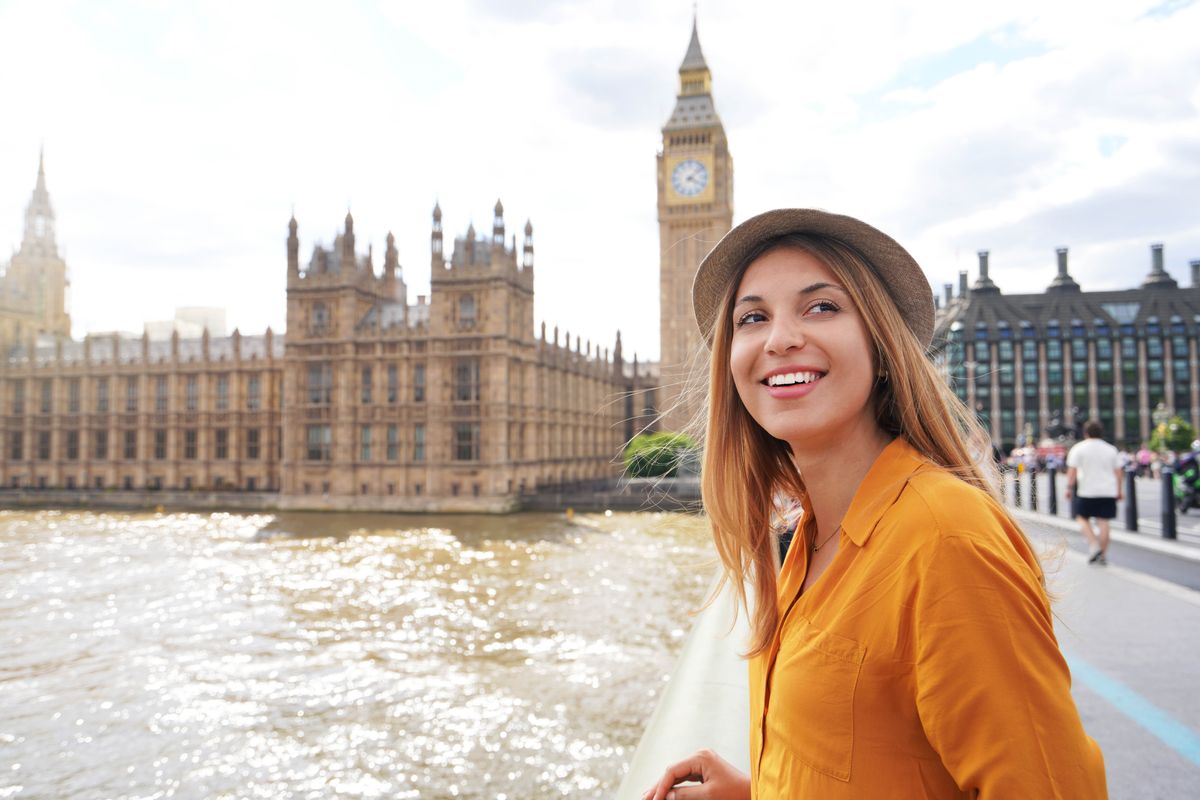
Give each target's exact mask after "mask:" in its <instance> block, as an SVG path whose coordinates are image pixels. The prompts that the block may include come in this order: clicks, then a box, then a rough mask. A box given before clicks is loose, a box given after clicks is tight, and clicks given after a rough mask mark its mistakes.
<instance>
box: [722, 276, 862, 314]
mask: <svg viewBox="0 0 1200 800" xmlns="http://www.w3.org/2000/svg"><path fill="white" fill-rule="evenodd" d="M822 289H837V290H838V291H839V292H841V293H842V294H846V295H848V294H849V292H847V291H846V290H845V289H843V288H842V287H841V286H838V285H837V284H836V283H826V282H824V281H819V282H817V283H814V284H812V285H810V286H805V287H804V288H803V289H801V290H800V291H798V292H796V294H812V293H813V292H819V291H821V290H822ZM761 302H762V297H760V296H759V295H756V294H748V295H746V296H745V297H743V298H741V299H740V300H738V301H737V302H736V303H734V304H733V307H734V308H737V307H738V306H740V305H742V304H743V303H761Z"/></svg>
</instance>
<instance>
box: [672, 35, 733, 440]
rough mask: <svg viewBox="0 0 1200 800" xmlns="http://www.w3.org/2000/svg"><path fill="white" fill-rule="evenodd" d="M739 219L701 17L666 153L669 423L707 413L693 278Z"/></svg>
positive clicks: (682, 72) (676, 426)
mask: <svg viewBox="0 0 1200 800" xmlns="http://www.w3.org/2000/svg"><path fill="white" fill-rule="evenodd" d="M732 226H733V157H732V156H731V155H730V154H729V143H728V141H727V140H726V138H725V128H724V126H722V124H721V118H720V117H719V116H718V115H717V111H716V107H715V106H714V104H713V98H712V74H711V73H710V72H709V69H708V64H707V62H706V61H705V60H704V53H703V52H702V51H701V49H700V37H699V35H698V33H697V30H696V26H695V24H694V23H693V25H692V38H691V41H690V42H689V43H688V49H687V54H686V55H685V56H684V59H683V63H682V64H681V65H680V67H679V94H678V97H677V98H676V101H675V109H674V111H673V112H672V114H671V118H670V119H669V120H668V121H667V124H666V125H665V126H664V127H663V129H662V149H661V150H660V151H659V153H658V239H659V307H660V311H659V314H660V317H659V337H660V347H661V356H660V378H661V381H662V383H661V386H662V389H661V394H662V398H661V406H660V408H662V410H663V420H662V426H663V427H664V428H666V429H667V430H676V431H678V430H684V429H685V428H688V427H689V426H690V425H691V424H692V423H693V421H695V419H696V417H697V415H698V414H699V413H701V407H700V405H701V404H700V402H699V401H698V400H697V398H699V397H703V396H704V394H705V392H704V389H703V386H704V381H705V379H706V377H707V376H706V374H705V368H706V367H707V362H708V358H707V356H708V351H707V349H706V348H705V346H704V343H703V340H702V339H701V338H700V334H699V332H698V331H697V329H696V323H695V320H694V318H693V316H692V280H693V278H695V275H696V269H697V267H699V266H700V262H701V260H703V258H704V256H705V255H707V254H708V251H709V250H711V249H712V247H713V245H715V244H716V243H717V242H718V241H720V239H721V237H722V236H724V235H725V234H726V233H728V232H729V230H730V228H731V227H732ZM697 388H698V389H699V391H693V389H697Z"/></svg>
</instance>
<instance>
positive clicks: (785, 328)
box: [763, 318, 808, 355]
mask: <svg viewBox="0 0 1200 800" xmlns="http://www.w3.org/2000/svg"><path fill="white" fill-rule="evenodd" d="M807 343H808V337H806V336H805V335H804V327H803V325H802V323H800V322H799V321H798V320H793V319H786V318H776V319H774V320H772V321H771V329H770V331H768V332H767V338H766V341H764V342H763V350H764V351H765V352H767V353H770V354H772V355H777V354H781V353H786V352H788V351H789V350H799V349H801V348H802V347H804V345H806V344H807Z"/></svg>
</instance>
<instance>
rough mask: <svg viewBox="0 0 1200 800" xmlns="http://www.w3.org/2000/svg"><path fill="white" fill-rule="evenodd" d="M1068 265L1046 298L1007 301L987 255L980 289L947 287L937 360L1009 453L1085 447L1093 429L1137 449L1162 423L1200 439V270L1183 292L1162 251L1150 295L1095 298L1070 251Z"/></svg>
mask: <svg viewBox="0 0 1200 800" xmlns="http://www.w3.org/2000/svg"><path fill="white" fill-rule="evenodd" d="M1057 255H1058V274H1057V275H1056V276H1055V278H1054V279H1053V281H1051V283H1050V285H1049V286H1048V287H1047V288H1046V291H1045V292H1043V293H1041V294H1019V295H1011V294H1004V293H1003V292H1001V290H1000V287H999V286H998V285H997V284H996V283H995V282H994V281H993V280H992V279H991V278H990V276H989V274H988V253H987V251H982V252H980V253H979V277H978V279H977V280H976V281H975V283H974V285H973V286H971V287H969V288H968V286H967V274H966V273H965V272H963V273H960V275H959V291H958V295H957V296H955V295H954V294H953V286H952V285H951V284H946V286H945V296H944V302H941V298H938V300H939V305H940V306H941V307H940V309H939V311H938V315H937V326H936V331H935V334H934V344H933V353H934V358H935V360H936V362H937V364H938V365H939V366H940V368H941V370H942V371H943V373H944V375H945V376H946V379H947V380H948V381H949V382H950V384H951V386H952V387H953V388H954V391H955V392H956V393H957V394H958V396H959V397H960V398H962V400H963V401H964V402H966V404H967V405H968V406H969V407H971V408H973V409H975V411H976V413H977V414H978V415H979V418H980V420H981V421H982V422H983V424H984V426H985V427H986V428H987V429H988V430H990V431H991V434H992V439H993V441H994V442H995V443H997V444H998V445H1000V446H1001V447H1002V448H1005V449H1008V448H1011V447H1014V446H1017V445H1023V444H1026V443H1030V444H1032V443H1036V442H1037V441H1038V440H1040V439H1042V438H1043V437H1047V436H1050V437H1056V436H1060V435H1071V434H1074V435H1078V429H1079V428H1080V426H1081V425H1082V423H1083V422H1084V421H1086V420H1087V419H1089V418H1095V419H1099V420H1100V421H1101V423H1103V425H1104V429H1105V431H1106V436H1107V437H1108V438H1109V439H1111V440H1114V441H1116V442H1118V443H1120V444H1123V445H1126V446H1130V447H1132V446H1135V445H1137V444H1138V443H1140V442H1144V441H1146V440H1147V439H1148V438H1149V436H1150V431H1151V428H1152V425H1153V419H1154V417H1155V415H1156V414H1157V415H1164V416H1165V415H1175V414H1178V415H1179V416H1182V417H1183V418H1184V419H1185V420H1188V421H1189V422H1190V423H1191V424H1192V425H1194V426H1197V427H1198V428H1200V375H1198V374H1197V336H1198V335H1200V261H1192V262H1190V267H1191V286H1188V287H1180V286H1179V284H1178V283H1177V282H1176V280H1175V279H1174V278H1172V277H1171V276H1170V275H1169V274H1168V273H1167V272H1166V270H1165V268H1164V263H1163V246H1162V245H1161V244H1155V245H1152V246H1151V248H1150V255H1151V261H1150V270H1149V273H1148V274H1147V275H1146V277H1145V279H1144V280H1143V281H1142V283H1141V286H1140V287H1138V288H1136V289H1126V290H1117V291H1097V292H1085V291H1083V290H1082V288H1081V287H1080V285H1079V284H1078V283H1076V282H1075V280H1074V279H1073V278H1072V277H1071V275H1070V274H1069V272H1068V269H1067V250H1066V248H1061V249H1059V250H1058V254H1057Z"/></svg>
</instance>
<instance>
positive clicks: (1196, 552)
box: [1006, 506, 1200, 564]
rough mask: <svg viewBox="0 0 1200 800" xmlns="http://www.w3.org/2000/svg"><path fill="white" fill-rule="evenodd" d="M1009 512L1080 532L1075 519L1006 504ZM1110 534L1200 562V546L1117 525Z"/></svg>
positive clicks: (1118, 539)
mask: <svg viewBox="0 0 1200 800" xmlns="http://www.w3.org/2000/svg"><path fill="white" fill-rule="evenodd" d="M1006 508H1007V510H1008V513H1010V514H1012V515H1013V516H1014V517H1015V518H1017V519H1019V520H1021V521H1022V522H1037V523H1040V524H1042V525H1053V526H1054V527H1056V528H1062V529H1063V530H1068V531H1072V532H1074V533H1079V526H1078V525H1077V524H1076V523H1075V521H1074V520H1071V519H1067V518H1066V517H1052V516H1050V515H1049V514H1042V513H1039V512H1037V511H1026V510H1024V509H1021V508H1013V507H1012V506H1006ZM1109 535H1110V537H1111V538H1112V540H1113V541H1114V542H1120V543H1121V544H1124V545H1128V546H1130V547H1140V548H1141V549H1143V550H1153V551H1154V552H1156V553H1162V554H1164V555H1168V556H1174V557H1175V558H1181V559H1183V560H1185V561H1192V562H1195V563H1197V564H1200V548H1197V547H1192V546H1190V545H1186V544H1177V543H1172V542H1170V541H1165V540H1163V539H1155V538H1151V537H1149V536H1145V535H1143V534H1138V533H1130V532H1129V531H1125V530H1119V529H1117V528H1116V527H1113V526H1110V527H1109Z"/></svg>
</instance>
